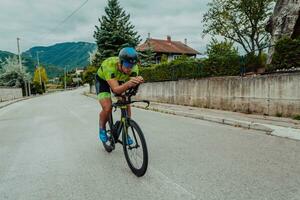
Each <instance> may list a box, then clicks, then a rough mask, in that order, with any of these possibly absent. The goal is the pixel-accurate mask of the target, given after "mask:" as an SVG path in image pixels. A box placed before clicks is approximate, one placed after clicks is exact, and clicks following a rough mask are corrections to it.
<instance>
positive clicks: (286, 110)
mask: <svg viewBox="0 0 300 200" xmlns="http://www.w3.org/2000/svg"><path fill="white" fill-rule="evenodd" d="M137 98H141V99H148V100H150V101H151V100H152V101H158V102H164V103H172V104H181V105H191V106H198V107H204V108H212V109H222V110H230V111H237V112H245V113H259V114H268V115H277V114H282V115H283V116H293V115H299V114H300V73H295V74H280V75H279V74H277V75H265V76H256V77H217V78H205V79H198V80H180V81H168V82H155V83H145V84H143V85H141V87H140V90H139V93H138V95H137Z"/></svg>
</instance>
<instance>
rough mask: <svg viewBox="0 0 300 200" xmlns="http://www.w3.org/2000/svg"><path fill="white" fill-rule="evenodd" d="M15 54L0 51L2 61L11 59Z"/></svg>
mask: <svg viewBox="0 0 300 200" xmlns="http://www.w3.org/2000/svg"><path fill="white" fill-rule="evenodd" d="M13 55H15V54H13V53H11V52H8V51H1V50H0V60H2V61H3V60H4V59H5V58H7V57H10V56H13Z"/></svg>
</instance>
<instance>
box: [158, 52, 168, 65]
mask: <svg viewBox="0 0 300 200" xmlns="http://www.w3.org/2000/svg"><path fill="white" fill-rule="evenodd" d="M160 62H161V63H167V62H168V56H167V55H166V54H163V55H162V56H161V59H160Z"/></svg>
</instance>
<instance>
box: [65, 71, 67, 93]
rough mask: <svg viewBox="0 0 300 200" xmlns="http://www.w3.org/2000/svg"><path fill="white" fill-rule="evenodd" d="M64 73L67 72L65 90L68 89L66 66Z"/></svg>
mask: <svg viewBox="0 0 300 200" xmlns="http://www.w3.org/2000/svg"><path fill="white" fill-rule="evenodd" d="M64 73H65V90H66V89H67V76H66V67H65V70H64Z"/></svg>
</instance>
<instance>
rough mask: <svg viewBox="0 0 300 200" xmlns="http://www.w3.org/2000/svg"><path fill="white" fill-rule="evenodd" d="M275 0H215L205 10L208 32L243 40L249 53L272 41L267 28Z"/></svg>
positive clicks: (241, 41) (240, 42) (260, 49)
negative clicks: (206, 10)
mask: <svg viewBox="0 0 300 200" xmlns="http://www.w3.org/2000/svg"><path fill="white" fill-rule="evenodd" d="M273 2H274V0H213V2H211V3H209V4H208V5H209V7H210V8H209V10H208V12H207V13H205V14H204V18H203V22H204V23H205V24H204V27H205V28H204V31H203V33H204V34H211V35H220V36H223V37H225V38H227V39H229V40H230V41H233V42H236V43H238V44H240V45H241V46H242V47H243V49H244V50H245V51H246V52H247V53H248V54H250V53H254V52H255V51H256V50H258V52H259V54H261V52H262V49H263V48H265V47H267V45H268V43H269V34H268V33H267V32H266V30H265V25H266V21H267V20H268V18H269V17H270V15H271V13H272V5H273Z"/></svg>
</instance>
